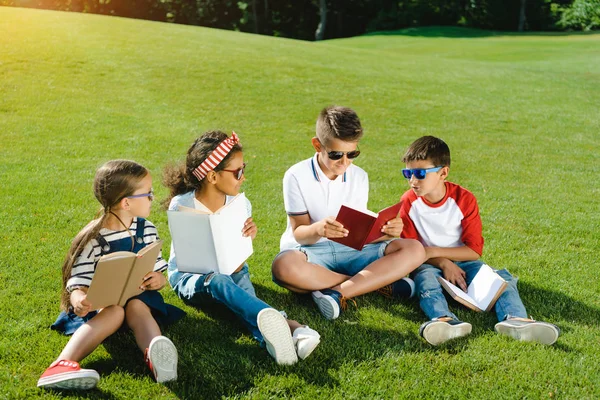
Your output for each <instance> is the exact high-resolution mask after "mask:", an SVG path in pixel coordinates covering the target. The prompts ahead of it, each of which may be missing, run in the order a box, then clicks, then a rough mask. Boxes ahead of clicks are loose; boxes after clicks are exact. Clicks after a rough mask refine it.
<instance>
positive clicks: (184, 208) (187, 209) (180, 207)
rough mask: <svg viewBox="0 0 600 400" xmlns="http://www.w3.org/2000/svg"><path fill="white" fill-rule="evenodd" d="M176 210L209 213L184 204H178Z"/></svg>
mask: <svg viewBox="0 0 600 400" xmlns="http://www.w3.org/2000/svg"><path fill="white" fill-rule="evenodd" d="M177 211H183V212H189V213H196V214H210V213H209V212H206V211H203V210H197V209H195V208H192V207H186V206H178V207H177Z"/></svg>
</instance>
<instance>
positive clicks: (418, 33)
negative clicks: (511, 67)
mask: <svg viewBox="0 0 600 400" xmlns="http://www.w3.org/2000/svg"><path fill="white" fill-rule="evenodd" d="M594 34H596V35H598V32H510V31H488V30H483V29H473V28H461V27H451V26H429V27H423V28H406V29H400V30H395V31H379V32H370V33H366V34H365V35H363V36H411V37H424V38H465V39H468V38H482V37H490V36H498V37H499V36H522V37H526V36H527V37H532V36H534V37H535V36H537V37H546V36H588V35H594Z"/></svg>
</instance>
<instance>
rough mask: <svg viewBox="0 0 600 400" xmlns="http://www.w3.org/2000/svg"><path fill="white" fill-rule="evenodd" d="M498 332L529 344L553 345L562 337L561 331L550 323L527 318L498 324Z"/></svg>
mask: <svg viewBox="0 0 600 400" xmlns="http://www.w3.org/2000/svg"><path fill="white" fill-rule="evenodd" d="M494 329H495V330H496V332H498V333H500V334H502V335H507V336H510V337H512V338H513V339H517V340H523V341H527V342H538V343H542V344H547V345H551V344H554V342H556V340H557V339H558V336H559V335H560V329H558V327H557V326H556V325H553V324H549V323H548V322H541V321H534V320H529V319H526V318H509V319H505V320H504V321H501V322H498V323H497V324H496V326H495V327H494Z"/></svg>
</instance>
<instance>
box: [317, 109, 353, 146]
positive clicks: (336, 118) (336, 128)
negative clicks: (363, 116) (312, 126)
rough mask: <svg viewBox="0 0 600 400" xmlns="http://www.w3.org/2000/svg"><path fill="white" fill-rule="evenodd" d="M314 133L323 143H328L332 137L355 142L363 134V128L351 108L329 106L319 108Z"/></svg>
mask: <svg viewBox="0 0 600 400" xmlns="http://www.w3.org/2000/svg"><path fill="white" fill-rule="evenodd" d="M316 134H317V139H319V141H320V142H321V143H323V144H327V143H329V142H330V141H331V140H332V139H341V140H343V141H345V142H357V141H359V140H360V138H361V137H362V135H363V129H362V126H361V124H360V119H359V118H358V115H356V112H355V111H354V110H353V109H351V108H348V107H341V106H329V107H325V108H324V109H323V110H321V113H320V114H319V117H318V118H317V128H316Z"/></svg>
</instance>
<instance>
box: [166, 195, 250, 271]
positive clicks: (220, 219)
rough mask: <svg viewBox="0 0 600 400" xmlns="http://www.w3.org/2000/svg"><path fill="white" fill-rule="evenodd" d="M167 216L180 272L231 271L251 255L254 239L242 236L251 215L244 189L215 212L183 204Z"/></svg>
mask: <svg viewBox="0 0 600 400" xmlns="http://www.w3.org/2000/svg"><path fill="white" fill-rule="evenodd" d="M167 216H168V219H169V230H170V231H171V238H172V240H173V248H174V249H175V254H176V256H177V269H178V270H179V271H181V272H191V273H198V274H207V273H209V272H218V273H221V274H225V275H230V274H231V273H233V272H235V270H236V269H238V268H239V267H240V266H241V265H242V264H243V263H244V262H245V261H246V259H248V257H250V256H251V255H252V252H253V249H252V239H251V238H250V237H244V236H242V230H243V228H244V223H245V222H246V219H248V210H247V206H246V196H245V195H244V194H243V193H240V194H239V195H237V196H236V197H235V198H234V199H233V200H231V201H230V202H229V203H227V204H226V205H224V206H223V207H221V208H220V209H219V210H217V211H216V212H215V213H213V214H207V213H204V212H201V211H198V210H196V209H194V208H189V207H182V206H180V207H179V209H178V210H177V211H174V210H171V211H168V212H167Z"/></svg>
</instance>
